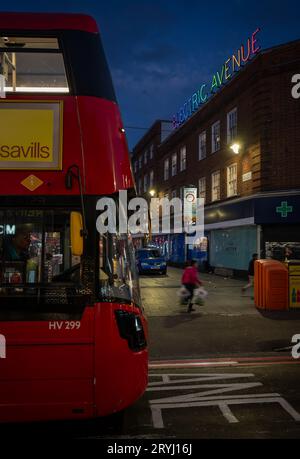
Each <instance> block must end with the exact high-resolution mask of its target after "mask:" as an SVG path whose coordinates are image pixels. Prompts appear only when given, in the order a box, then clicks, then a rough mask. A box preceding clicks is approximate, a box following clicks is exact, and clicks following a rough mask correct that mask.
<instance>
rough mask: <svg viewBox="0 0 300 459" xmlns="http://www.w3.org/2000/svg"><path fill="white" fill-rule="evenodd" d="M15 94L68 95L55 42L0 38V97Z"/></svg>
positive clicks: (41, 39) (56, 42)
mask: <svg viewBox="0 0 300 459" xmlns="http://www.w3.org/2000/svg"><path fill="white" fill-rule="evenodd" d="M15 92H17V93H24V92H26V93H68V92H69V87H68V82H67V77H66V71H65V66H64V60H63V56H62V53H61V51H60V49H59V44H58V40H57V38H49V37H45V38H38V37H10V36H9V37H8V36H1V37H0V96H1V97H5V94H6V93H15Z"/></svg>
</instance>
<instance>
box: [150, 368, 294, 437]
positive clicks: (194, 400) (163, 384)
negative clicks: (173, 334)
mask: <svg viewBox="0 0 300 459" xmlns="http://www.w3.org/2000/svg"><path fill="white" fill-rule="evenodd" d="M190 376H192V378H191V377H190ZM150 377H156V378H157V377H158V378H160V379H161V380H160V381H152V382H150V383H149V386H148V388H147V391H148V392H155V393H157V392H165V391H169V392H173V391H178V390H182V391H187V390H188V391H189V392H188V393H184V394H181V395H172V396H169V397H163V398H157V399H152V400H149V404H150V409H151V414H152V422H153V427H154V428H155V429H163V428H164V422H163V410H167V409H179V408H194V407H215V406H217V407H218V408H219V409H220V412H221V414H222V415H223V417H224V419H225V420H227V422H228V423H229V424H237V423H239V422H240V421H239V420H238V418H237V417H236V416H235V415H234V414H233V412H232V410H231V408H230V405H233V406H235V405H249V404H266V403H273V404H274V403H277V404H279V405H280V406H281V407H282V408H283V410H285V411H286V412H287V413H288V414H289V415H290V416H291V417H292V418H293V419H294V421H297V422H300V413H298V412H297V411H296V410H295V409H294V408H293V407H292V406H291V405H290V404H289V403H288V402H287V401H286V400H285V399H284V398H283V397H282V396H281V394H278V393H257V394H240V393H239V394H237V395H228V394H227V393H228V392H232V391H242V390H249V389H254V388H257V387H262V386H263V384H262V383H260V382H243V383H241V382H232V381H228V382H227V384H226V383H225V384H224V383H221V384H220V383H215V384H199V383H203V382H207V381H211V382H212V381H219V380H223V381H224V380H234V379H239V378H253V377H255V375H254V374H245V373H244V374H241V373H224V374H222V373H214V374H213V373H203V374H201V373H200V374H180V373H176V374H174V373H173V374H172V373H170V374H168V373H166V374H160V375H158V374H150ZM176 378H177V379H176ZM183 383H184V385H182V384H183ZM191 383H192V384H191ZM194 383H196V384H194ZM195 389H197V391H196V392H192V393H191V392H190V391H191V390H195ZM199 389H204V390H203V391H201V392H199Z"/></svg>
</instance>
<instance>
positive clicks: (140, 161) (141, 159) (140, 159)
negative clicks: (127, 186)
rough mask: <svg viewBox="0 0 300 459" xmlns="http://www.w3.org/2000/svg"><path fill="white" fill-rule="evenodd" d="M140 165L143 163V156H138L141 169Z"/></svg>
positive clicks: (140, 166)
mask: <svg viewBox="0 0 300 459" xmlns="http://www.w3.org/2000/svg"><path fill="white" fill-rule="evenodd" d="M142 165H143V156H140V158H139V169H142Z"/></svg>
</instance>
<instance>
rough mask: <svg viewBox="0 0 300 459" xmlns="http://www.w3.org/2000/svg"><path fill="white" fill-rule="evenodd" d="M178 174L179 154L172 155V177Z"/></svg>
mask: <svg viewBox="0 0 300 459" xmlns="http://www.w3.org/2000/svg"><path fill="white" fill-rule="evenodd" d="M176 174H177V153H174V154H173V155H172V177H174V176H175V175H176Z"/></svg>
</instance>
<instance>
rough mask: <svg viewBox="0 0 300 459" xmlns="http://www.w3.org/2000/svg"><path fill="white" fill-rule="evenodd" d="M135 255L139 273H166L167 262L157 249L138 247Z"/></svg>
mask: <svg viewBox="0 0 300 459" xmlns="http://www.w3.org/2000/svg"><path fill="white" fill-rule="evenodd" d="M135 255H136V262H137V267H138V271H139V274H142V273H147V272H148V273H149V272H156V273H160V274H166V272H167V262H166V260H165V259H164V257H162V255H161V253H160V251H159V250H158V249H150V248H144V249H138V250H137V251H136V252H135Z"/></svg>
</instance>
